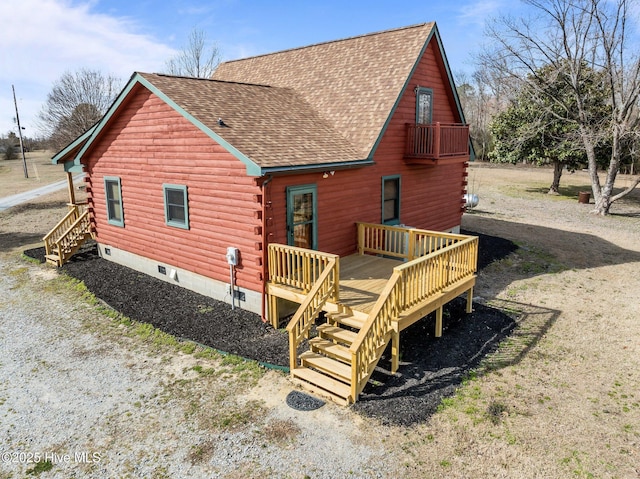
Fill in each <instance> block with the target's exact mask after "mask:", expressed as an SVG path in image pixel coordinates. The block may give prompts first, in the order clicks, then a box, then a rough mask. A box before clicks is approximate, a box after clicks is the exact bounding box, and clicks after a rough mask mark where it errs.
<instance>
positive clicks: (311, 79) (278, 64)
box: [213, 23, 434, 160]
mask: <svg viewBox="0 0 640 479" xmlns="http://www.w3.org/2000/svg"><path fill="white" fill-rule="evenodd" d="M433 27H434V23H425V24H420V25H414V26H410V27H405V28H400V29H397V30H388V31H384V32H379V33H372V34H368V35H363V36H359V37H353V38H348V39H345V40H337V41H332V42H327V43H321V44H317V45H312V46H308V47H302V48H297V49H292V50H286V51H282V52H278V53H271V54H267V55H262V56H257V57H252V58H246V59H242V60H235V61H230V62H226V63H222V64H221V65H220V66H219V67H218V69H217V70H216V72H215V73H214V75H213V78H214V79H217V80H225V81H235V82H246V83H259V84H265V85H271V86H276V87H286V88H292V89H294V90H295V91H296V92H297V93H298V94H299V95H300V97H301V98H303V99H304V100H305V101H306V102H308V103H309V105H311V106H312V107H313V108H314V109H315V110H316V111H317V113H318V115H319V116H320V117H321V118H323V119H324V120H326V121H327V122H328V124H329V125H331V126H332V127H333V128H334V129H335V131H337V132H339V133H340V134H341V135H343V136H344V137H345V138H346V139H347V140H348V141H349V142H350V143H351V144H352V145H353V147H354V148H355V149H356V151H357V154H356V158H359V159H364V158H367V157H368V156H369V155H370V153H371V151H372V149H373V147H374V146H375V143H376V141H377V139H378V137H379V135H380V133H381V131H382V129H383V127H384V124H385V122H386V120H387V118H388V117H389V114H390V113H391V111H392V110H393V107H394V105H395V102H396V101H397V99H398V98H399V96H400V94H401V93H402V88H403V87H404V85H405V82H406V81H407V78H408V77H409V75H410V74H411V72H412V69H413V68H414V66H415V64H416V62H417V61H418V59H419V57H420V54H421V52H422V49H423V48H424V46H425V44H426V41H427V39H428V37H429V35H430V33H431V31H432V29H433ZM310 160H313V159H310Z"/></svg>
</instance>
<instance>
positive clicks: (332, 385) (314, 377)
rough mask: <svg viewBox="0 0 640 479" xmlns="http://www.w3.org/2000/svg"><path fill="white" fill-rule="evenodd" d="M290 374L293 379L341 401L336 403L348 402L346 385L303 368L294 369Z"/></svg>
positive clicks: (348, 395) (313, 390) (348, 393)
mask: <svg viewBox="0 0 640 479" xmlns="http://www.w3.org/2000/svg"><path fill="white" fill-rule="evenodd" d="M291 373H292V374H293V376H294V377H295V378H298V379H301V380H302V381H304V382H306V383H308V384H310V385H312V386H316V387H317V388H319V389H320V390H322V391H319V392H321V393H324V394H326V395H329V396H334V397H336V398H339V399H340V400H341V401H338V402H344V403H348V402H349V397H350V396H351V387H350V386H349V385H348V384H345V383H343V382H341V381H338V380H336V379H333V378H331V377H329V376H327V375H325V374H322V373H319V372H318V371H314V370H313V369H309V368H305V367H301V368H295V369H294V370H293V371H291ZM308 389H311V390H312V392H318V391H317V390H315V389H314V388H308Z"/></svg>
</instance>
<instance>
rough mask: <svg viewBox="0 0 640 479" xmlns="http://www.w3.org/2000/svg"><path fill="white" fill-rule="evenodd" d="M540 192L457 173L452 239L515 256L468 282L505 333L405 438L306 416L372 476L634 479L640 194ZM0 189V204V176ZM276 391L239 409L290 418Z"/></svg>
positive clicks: (260, 387) (39, 227)
mask: <svg viewBox="0 0 640 479" xmlns="http://www.w3.org/2000/svg"><path fill="white" fill-rule="evenodd" d="M60 176H62V173H61V174H60ZM56 179H59V178H56ZM550 181H551V172H550V171H549V170H545V169H537V168H524V167H518V168H515V167H504V166H500V167H497V166H494V165H486V164H472V166H471V168H470V175H469V189H470V192H472V193H476V194H478V195H479V197H480V203H479V205H478V207H477V208H475V209H474V210H473V211H471V212H469V213H467V214H465V216H464V218H463V225H462V226H463V228H464V229H466V230H470V231H475V232H478V233H482V234H487V235H492V236H497V237H501V238H504V239H507V240H510V241H512V242H514V243H515V244H516V245H517V246H518V249H517V250H516V251H514V252H513V253H511V254H510V255H509V256H507V257H506V258H504V259H503V260H501V261H499V262H497V263H494V264H492V265H491V266H489V267H488V268H485V269H484V270H482V271H481V272H480V274H479V279H478V286H477V288H476V291H475V296H476V302H477V304H478V305H483V306H487V307H491V308H497V309H500V310H501V311H504V312H505V313H508V315H509V316H511V317H515V318H516V324H515V326H513V327H512V326H509V327H512V330H510V331H509V334H508V337H507V339H505V340H504V341H503V342H502V343H501V345H500V347H499V348H498V350H497V351H496V352H495V353H494V354H492V355H490V356H488V357H487V358H485V360H484V361H483V362H482V363H481V364H480V365H478V367H477V368H476V369H475V372H474V373H472V374H470V375H469V376H468V378H467V379H466V381H465V382H464V384H463V386H462V387H461V388H459V389H458V390H457V392H456V394H455V395H454V396H451V397H448V398H445V400H443V402H442V404H441V406H440V407H439V408H438V411H437V412H436V413H435V414H434V415H433V416H432V417H431V418H430V419H429V420H428V421H426V422H421V423H419V424H417V425H414V426H411V427H404V426H393V425H384V424H381V423H378V422H377V421H376V420H370V419H366V420H365V419H364V418H363V416H362V415H361V414H359V413H358V412H356V410H353V409H352V410H349V411H348V412H345V411H344V410H342V409H340V408H338V407H337V406H333V405H327V406H324V407H323V408H321V409H320V410H318V411H316V412H315V416H314V417H315V420H317V419H318V414H320V415H321V416H322V418H323V420H325V421H326V424H332V425H333V426H331V427H334V426H336V425H339V426H337V427H336V433H339V434H345V428H346V429H347V430H351V431H356V432H357V434H358V435H359V436H360V437H361V439H360V441H362V442H364V443H365V444H370V447H371V448H372V450H379V449H380V448H381V447H382V448H383V449H384V451H385V452H384V459H385V461H386V463H387V464H388V468H387V470H386V472H385V474H384V475H380V476H379V477H411V478H414V477H415V478H422V477H434V478H440V477H442V478H444V477H447V478H451V477H454V478H468V477H487V478H488V477H504V478H549V477H554V478H555V477H558V478H561V477H579V478H580V477H584V478H588V477H603V478H634V479H638V478H639V477H640V322H639V319H640V299H639V298H640V191H636V192H634V194H633V195H631V196H630V197H627V198H626V199H625V200H624V201H621V202H618V203H615V204H614V205H613V207H612V214H611V215H610V216H608V217H599V216H593V215H591V214H589V210H590V207H589V205H585V204H580V203H578V201H577V197H578V192H579V191H588V190H589V189H590V188H589V183H588V177H587V175H586V173H585V172H576V173H575V174H565V175H564V176H563V178H562V181H561V194H560V195H559V196H549V195H547V194H546V191H547V189H548V186H549V184H550ZM628 181H629V179H628V178H626V177H624V175H620V177H619V180H618V182H617V185H618V186H619V187H623V186H624V185H625V182H628ZM0 184H2V185H3V186H2V187H1V189H0V191H2V192H3V193H2V194H3V195H4V191H5V189H4V188H5V186H4V183H3V173H2V170H0ZM7 194H11V193H7ZM65 202H66V196H65V193H64V192H62V193H61V194H60V195H54V196H52V197H48V198H45V199H41V200H40V201H39V203H38V204H37V206H36V205H23V206H19V207H15V208H11V209H9V210H7V211H5V212H2V213H0V251H2V252H6V251H7V252H8V254H9V255H15V254H17V253H19V252H20V251H22V250H23V249H25V248H27V247H30V246H38V244H37V243H38V241H39V239H40V238H41V237H42V236H43V235H44V234H45V233H46V231H47V230H48V229H49V228H50V227H51V226H53V224H55V222H56V221H57V220H56V218H59V217H61V215H62V214H64V212H65V211H66V207H65V206H64V203H65ZM290 390H291V384H290V382H289V381H288V379H287V378H286V377H284V376H282V375H281V374H279V373H276V372H273V371H272V372H268V373H266V374H265V375H264V376H263V377H262V379H261V380H260V381H259V383H258V384H257V385H256V386H255V387H252V388H251V389H249V390H247V391H246V398H248V399H249V400H259V401H261V405H262V406H261V407H262V408H264V411H266V412H267V414H268V415H270V417H290V413H289V412H287V408H288V406H286V404H285V402H284V397H285V396H286V394H287V393H288V392H289V391H290ZM329 440H330V438H329ZM359 444H361V443H359ZM258 470H259V468H258ZM252 477H259V476H252ZM283 477H298V476H296V475H294V474H292V475H291V476H283Z"/></svg>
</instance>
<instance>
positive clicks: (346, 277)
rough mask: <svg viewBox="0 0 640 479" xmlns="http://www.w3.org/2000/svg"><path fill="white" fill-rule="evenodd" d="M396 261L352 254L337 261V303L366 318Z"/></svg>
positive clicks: (391, 272)
mask: <svg viewBox="0 0 640 479" xmlns="http://www.w3.org/2000/svg"><path fill="white" fill-rule="evenodd" d="M401 264H402V261H400V260H397V259H390V258H382V257H379V256H372V255H359V254H354V255H351V256H345V257H344V258H340V284H339V291H340V303H341V304H343V305H345V306H347V307H349V308H351V309H352V310H353V311H354V312H359V313H363V314H364V315H365V316H367V315H368V314H369V313H370V312H371V310H372V309H373V307H374V306H375V304H376V301H378V298H379V297H380V294H381V293H382V291H383V290H384V288H385V286H386V285H387V283H388V282H389V278H391V275H392V274H393V268H395V267H396V266H398V265H401Z"/></svg>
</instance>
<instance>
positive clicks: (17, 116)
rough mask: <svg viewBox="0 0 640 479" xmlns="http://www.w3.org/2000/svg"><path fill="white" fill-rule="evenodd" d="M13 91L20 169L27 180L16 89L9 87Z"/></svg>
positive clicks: (27, 173) (27, 174)
mask: <svg viewBox="0 0 640 479" xmlns="http://www.w3.org/2000/svg"><path fill="white" fill-rule="evenodd" d="M11 89H12V90H13V104H14V105H15V106H16V122H17V123H18V136H19V137H20V152H21V153H22V167H23V169H24V177H25V178H29V172H28V171H27V159H26V158H25V156H24V144H23V142H22V127H21V126H20V115H18V101H17V100H16V88H15V87H14V86H13V85H11Z"/></svg>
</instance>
